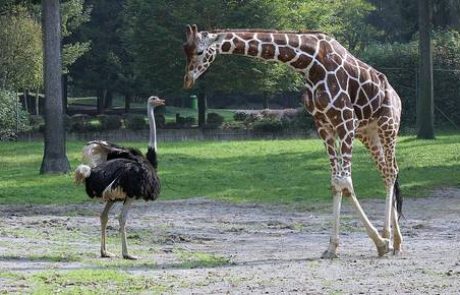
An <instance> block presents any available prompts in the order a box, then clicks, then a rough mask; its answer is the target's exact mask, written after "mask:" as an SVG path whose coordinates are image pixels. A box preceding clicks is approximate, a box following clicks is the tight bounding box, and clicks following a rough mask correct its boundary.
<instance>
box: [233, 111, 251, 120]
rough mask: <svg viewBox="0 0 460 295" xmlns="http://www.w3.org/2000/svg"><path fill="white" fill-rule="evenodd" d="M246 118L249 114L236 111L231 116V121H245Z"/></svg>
mask: <svg viewBox="0 0 460 295" xmlns="http://www.w3.org/2000/svg"><path fill="white" fill-rule="evenodd" d="M248 116H249V114H248V113H246V112H243V111H236V112H235V114H234V115H233V120H235V121H245V120H246V118H247V117H248Z"/></svg>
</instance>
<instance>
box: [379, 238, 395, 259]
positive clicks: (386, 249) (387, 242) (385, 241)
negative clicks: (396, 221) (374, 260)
mask: <svg viewBox="0 0 460 295" xmlns="http://www.w3.org/2000/svg"><path fill="white" fill-rule="evenodd" d="M377 251H378V253H379V257H382V256H383V255H385V254H387V253H388V252H391V251H393V248H392V247H390V240H389V239H383V244H382V245H380V246H377Z"/></svg>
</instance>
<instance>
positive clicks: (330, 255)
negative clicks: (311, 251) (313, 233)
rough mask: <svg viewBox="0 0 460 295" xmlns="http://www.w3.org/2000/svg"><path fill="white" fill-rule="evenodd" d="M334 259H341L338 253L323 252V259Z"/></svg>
mask: <svg viewBox="0 0 460 295" xmlns="http://www.w3.org/2000/svg"><path fill="white" fill-rule="evenodd" d="M334 258H339V256H338V255H337V253H334V252H331V251H329V250H326V251H324V252H323V254H322V255H321V259H334Z"/></svg>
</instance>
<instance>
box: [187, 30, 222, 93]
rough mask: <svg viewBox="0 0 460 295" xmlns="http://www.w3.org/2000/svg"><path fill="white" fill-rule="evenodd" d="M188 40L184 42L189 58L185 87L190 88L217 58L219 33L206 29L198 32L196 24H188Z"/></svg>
mask: <svg viewBox="0 0 460 295" xmlns="http://www.w3.org/2000/svg"><path fill="white" fill-rule="evenodd" d="M186 36H187V41H186V42H185V43H184V52H185V56H186V58H187V63H186V65H185V76H184V88H186V89H190V88H192V87H193V85H194V84H195V81H196V79H198V77H200V76H201V75H202V74H203V73H204V72H206V70H207V69H208V68H209V66H210V65H211V63H212V62H213V61H214V59H215V58H216V54H217V49H216V44H217V42H216V41H218V35H217V34H212V33H209V32H206V31H201V32H198V27H197V26H196V25H191V26H190V25H187V29H186Z"/></svg>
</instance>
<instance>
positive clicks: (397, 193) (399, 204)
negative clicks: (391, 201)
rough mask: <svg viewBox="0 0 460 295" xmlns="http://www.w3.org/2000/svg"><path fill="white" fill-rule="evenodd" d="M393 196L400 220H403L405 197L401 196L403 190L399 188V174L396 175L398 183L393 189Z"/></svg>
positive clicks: (396, 182)
mask: <svg viewBox="0 0 460 295" xmlns="http://www.w3.org/2000/svg"><path fill="white" fill-rule="evenodd" d="M393 194H394V197H395V206H396V211H398V218H401V217H402V216H403V214H402V206H403V197H402V195H401V189H400V187H399V174H398V175H396V181H395V185H394V188H393Z"/></svg>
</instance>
